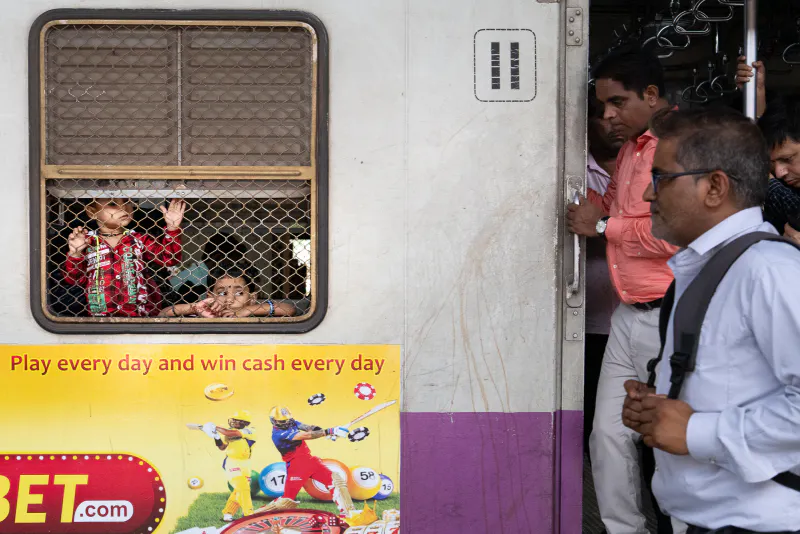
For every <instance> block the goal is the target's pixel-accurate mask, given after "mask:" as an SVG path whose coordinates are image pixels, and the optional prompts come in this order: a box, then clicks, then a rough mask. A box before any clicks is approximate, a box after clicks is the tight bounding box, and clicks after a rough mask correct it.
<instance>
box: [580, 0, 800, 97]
mask: <svg viewBox="0 0 800 534" xmlns="http://www.w3.org/2000/svg"><path fill="white" fill-rule="evenodd" d="M743 4H744V0H633V1H631V0H628V1H625V0H593V1H592V3H591V9H590V18H589V21H590V23H589V33H590V35H589V37H590V41H589V42H590V62H591V65H594V64H596V62H597V61H598V60H599V59H600V58H602V57H603V55H605V54H607V53H608V51H609V50H611V49H613V48H614V47H617V46H619V45H621V44H624V43H627V42H631V41H638V42H640V43H641V44H643V45H646V46H652V47H654V49H655V51H656V53H657V54H658V56H659V58H660V60H661V63H662V65H663V67H664V74H665V80H666V90H667V97H668V99H669V100H670V102H671V103H673V104H677V105H679V106H680V107H681V108H682V109H683V108H688V107H694V106H707V105H729V106H734V107H736V108H737V109H741V108H742V93H741V92H739V91H736V90H735V84H734V76H735V72H736V58H737V57H738V56H739V55H740V52H741V51H743V50H744V46H745V38H744V6H743ZM756 27H757V47H758V48H757V49H758V58H757V59H760V60H762V61H764V62H765V66H766V69H767V75H766V80H767V93H768V95H769V93H770V90H775V91H780V92H781V93H784V94H786V93H797V92H799V91H798V87H800V83H799V82H800V2H798V1H797V0H770V1H765V0H762V1H761V2H758V17H757V26H756ZM753 61H755V59H750V58H748V62H749V63H752V62H753Z"/></svg>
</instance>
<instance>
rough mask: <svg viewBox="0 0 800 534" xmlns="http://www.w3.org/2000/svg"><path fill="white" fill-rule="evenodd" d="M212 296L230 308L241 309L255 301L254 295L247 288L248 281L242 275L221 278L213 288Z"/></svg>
mask: <svg viewBox="0 0 800 534" xmlns="http://www.w3.org/2000/svg"><path fill="white" fill-rule="evenodd" d="M211 296H212V297H213V298H214V299H215V300H216V301H217V302H219V303H220V304H222V305H223V306H225V307H226V308H228V309H229V310H240V309H242V308H244V307H245V306H247V305H248V304H252V302H253V295H252V293H250V290H249V289H247V282H246V281H245V279H244V278H241V277H239V278H231V277H229V276H225V277H223V278H220V279H219V280H217V283H216V284H214V287H213V288H211Z"/></svg>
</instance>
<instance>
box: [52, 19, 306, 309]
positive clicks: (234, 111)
mask: <svg viewBox="0 0 800 534" xmlns="http://www.w3.org/2000/svg"><path fill="white" fill-rule="evenodd" d="M315 46H316V39H315V37H314V35H313V33H312V32H311V31H309V28H308V27H307V26H305V25H302V24H291V23H289V24H275V25H254V26H248V25H245V24H242V25H237V26H232V25H214V24H194V25H188V24H174V23H173V24H167V23H165V24H143V23H137V24H122V23H108V24H96V23H86V24H78V23H76V24H55V25H51V26H50V27H48V28H46V30H45V33H44V39H43V49H42V53H43V65H44V72H43V77H44V78H43V86H44V99H43V101H42V114H43V124H42V127H43V129H44V146H43V149H42V150H43V158H42V164H43V167H42V170H43V173H42V174H43V177H42V180H43V182H44V200H43V202H44V206H43V207H44V211H43V220H42V225H43V229H44V237H43V249H44V250H43V264H44V269H43V273H44V277H43V278H44V281H43V285H44V287H43V290H44V298H43V305H44V306H45V308H46V310H47V312H48V315H49V316H50V317H52V318H55V319H57V320H59V319H60V320H68V321H83V320H88V321H92V320H97V318H104V320H112V321H115V320H129V319H132V318H136V319H140V318H143V317H148V318H150V317H157V316H159V315H160V316H161V317H162V318H164V320H185V318H187V317H189V318H197V317H207V318H212V319H218V320H230V319H231V318H232V317H236V318H240V319H246V320H253V318H257V320H260V321H286V320H289V321H291V320H297V318H301V319H302V317H303V315H307V314H309V313H310V312H311V311H312V309H313V298H314V295H313V294H312V292H313V288H314V284H313V272H314V265H315V256H314V250H313V243H314V236H313V235H312V228H313V227H314V224H313V218H314V209H315V208H314V206H315V201H316V200H315V197H314V195H315V188H314V187H313V176H314V169H315V162H314V157H315V156H314V146H313V142H312V139H313V138H314V128H313V125H314V122H315V116H314V114H315V109H316V108H315V105H316V104H315V100H314V99H315V91H316V87H315V78H314V69H315V67H316V66H315V58H316V50H315ZM237 169H238V170H237ZM175 199H181V200H183V201H185V202H186V206H187V209H186V212H185V214H184V217H183V221H182V224H181V232H180V236H179V237H178V238H176V237H175V236H174V235H173V234H174V232H173V233H165V228H166V226H167V223H166V221H165V216H164V214H163V212H162V208H166V207H168V206H169V204H170V202H171V201H173V200H175ZM109 206H110V207H109ZM121 207H122V208H121ZM101 209H106V210H108V209H110V210H111V211H114V210H116V212H119V211H120V209H121V210H122V211H125V210H127V211H128V213H127V215H125V214H123V215H121V217H125V221H126V222H125V223H124V224H121V225H120V226H119V231H120V232H122V233H123V236H122V237H120V236H110V237H109V236H106V237H104V236H101V235H97V234H99V233H100V232H98V231H97V229H98V216H97V213H98V211H99V210H101ZM102 213H109V212H108V211H103V212H102ZM76 228H83V229H84V233H86V232H87V231H88V232H89V233H88V234H87V235H86V236H85V240H86V243H90V244H89V246H87V247H85V248H84V249H83V250H81V251H80V252H79V253H78V254H77V256H76V255H75V254H73V259H72V261H68V254H69V244H68V242H69V237H70V234H72V233H73V232H74V230H75V229H76ZM112 233H113V232H112ZM170 239H172V240H173V241H176V240H180V246H179V247H178V248H177V249H175V246H174V243H173V244H172V245H170V247H172V248H171V249H169V250H171V252H170V253H169V254H166V253H165V252H164V250H163V247H164V246H166V245H165V244H166V243H167V242H168V241H169V240H170ZM118 240H123V241H120V242H119V243H117V241H118ZM152 243H155V245H152ZM159 247H162V248H159ZM176 250H177V252H176ZM126 254H128V255H130V258H131V259H130V261H129V263H127V264H126V263H125V261H126V260H125V255H126ZM167 256H169V258H167ZM165 258H167V259H165ZM78 259H81V260H82V263H81V264H80V268H79V269H77V270H76V268H75V263H76V261H77V260H78ZM131 266H132V267H131ZM81 273H82V274H83V275H85V276H81ZM228 275H229V276H228ZM239 275H242V276H239ZM226 276H227V278H228V279H233V278H239V279H240V280H246V282H247V283H246V285H247V286H248V289H249V291H250V293H251V297H252V300H251V302H250V303H249V304H248V305H247V306H246V307H245V309H244V311H241V308H237V307H236V306H237V305H236V304H232V303H231V302H232V298H233V297H232V295H231V294H226V295H222V294H221V293H220V294H217V293H215V287H214V282H215V281H218V280H219V279H222V278H226ZM126 277H127V278H126ZM98 295H102V297H101V298H100V297H98ZM98 300H100V301H102V302H100V304H98ZM144 300H147V305H146V306H143V305H142V301H144ZM134 301H138V306H137V305H136V304H135V302H134ZM212 301H213V302H215V303H217V304H216V306H215V307H214V308H213V313H210V312H208V303H209V302H212ZM225 302H228V303H229V304H224V303H225ZM202 303H206V304H205V305H204V304H202ZM187 306H188V308H187ZM131 307H133V308H131ZM232 308H235V309H236V310H239V311H236V310H234V311H235V313H232V312H231V309H232ZM131 309H133V310H134V311H131ZM98 310H99V311H100V312H99V313H98ZM173 316H177V317H176V318H173ZM108 318H111V319H108Z"/></svg>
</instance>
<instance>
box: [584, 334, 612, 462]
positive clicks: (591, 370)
mask: <svg viewBox="0 0 800 534" xmlns="http://www.w3.org/2000/svg"><path fill="white" fill-rule="evenodd" d="M607 342H608V336H604V335H602V334H586V344H585V345H584V350H583V450H584V451H586V453H587V454H588V453H589V436H590V435H591V434H592V422H593V421H594V405H595V400H596V399H597V383H598V382H599V381H600V367H602V365H603V353H605V351H606V343H607Z"/></svg>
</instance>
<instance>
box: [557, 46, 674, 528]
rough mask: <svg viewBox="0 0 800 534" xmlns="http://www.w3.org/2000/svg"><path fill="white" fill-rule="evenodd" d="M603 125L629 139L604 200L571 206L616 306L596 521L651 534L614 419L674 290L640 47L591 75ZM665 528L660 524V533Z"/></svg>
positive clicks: (597, 441) (603, 401)
mask: <svg viewBox="0 0 800 534" xmlns="http://www.w3.org/2000/svg"><path fill="white" fill-rule="evenodd" d="M593 75H594V78H595V80H596V82H595V83H596V92H597V98H598V99H599V100H600V101H601V102H603V104H604V105H605V112H604V117H605V118H606V119H608V120H609V121H610V122H611V126H612V128H613V129H614V130H615V131H616V132H618V133H620V134H621V135H622V136H624V137H625V138H626V139H627V142H626V143H625V145H624V146H623V147H622V149H621V150H620V152H619V155H618V156H617V165H616V170H615V172H614V175H613V177H612V178H611V182H610V184H609V186H608V189H607V190H606V193H605V195H603V196H600V195H599V194H597V193H596V192H593V191H591V190H590V191H589V199H588V201H587V200H585V199H581V203H580V205H572V206H570V208H569V212H568V214H567V224H568V226H569V229H570V231H572V232H574V233H577V234H579V235H583V236H586V237H595V236H598V235H599V236H602V237H603V238H604V239H605V240H606V243H607V244H606V257H607V260H608V268H609V272H610V273H611V280H612V282H613V285H614V288H615V290H616V292H617V295H618V296H619V299H620V301H621V305H620V306H618V307H617V309H616V310H615V311H614V314H613V315H612V317H611V332H610V335H609V339H608V344H607V345H606V350H605V354H604V355H603V363H602V366H601V369H600V381H599V383H598V387H597V398H596V404H595V416H594V422H593V430H592V435H591V437H590V439H589V448H590V452H591V459H592V475H593V478H594V485H595V489H596V493H597V503H598V507H599V509H600V516H601V518H602V520H603V523H604V525H605V527H606V531H607V532H608V534H648V531H647V527H646V518H645V515H644V513H643V511H642V509H641V505H642V499H641V472H640V469H639V452H638V448H637V444H638V443H639V442H640V440H641V437H640V436H639V434H637V433H636V432H634V431H632V430H631V429H629V428H626V427H625V426H624V425H623V424H622V420H621V417H620V413H621V409H622V403H623V400H624V398H625V389H624V384H625V382H626V381H627V380H631V379H638V380H642V381H644V380H646V379H647V363H648V362H649V361H650V359H652V358H654V357H656V356H657V355H658V349H659V336H658V315H659V307H660V305H661V300H662V297H663V296H664V293H665V292H666V290H667V287H669V285H670V283H671V282H672V272H671V271H670V269H669V267H667V259H668V258H670V257H671V256H672V255H673V254H674V253H675V251H676V250H677V248H675V247H673V246H672V245H670V244H669V243H666V242H664V241H661V240H659V239H657V238H655V237H653V235H652V232H651V227H650V205H649V203H648V202H646V201H645V200H643V199H642V194H643V193H644V191H645V189H647V187H648V186H649V184H650V180H651V175H650V171H651V166H652V162H653V155H654V153H655V149H656V144H657V143H658V139H657V137H656V136H655V135H654V134H653V133H652V132H651V131H649V130H648V124H649V122H650V120H651V119H652V118H653V117H654V116H655V115H657V114H659V113H662V112H666V111H668V110H669V104H668V102H667V100H666V99H665V98H664V76H663V72H662V69H661V65H660V64H659V62H658V59H657V58H656V57H654V56H653V55H652V54H651V53H647V52H645V51H643V50H641V48H640V47H638V46H636V47H631V48H623V49H618V50H617V51H615V52H612V53H611V54H610V55H609V56H608V57H606V58H605V59H604V60H603V61H601V62H600V63H599V64H598V65H597V66H596V67H595V68H594V72H593ZM668 526H669V521H668V520H667V527H668Z"/></svg>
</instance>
